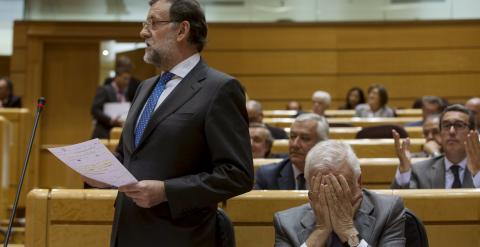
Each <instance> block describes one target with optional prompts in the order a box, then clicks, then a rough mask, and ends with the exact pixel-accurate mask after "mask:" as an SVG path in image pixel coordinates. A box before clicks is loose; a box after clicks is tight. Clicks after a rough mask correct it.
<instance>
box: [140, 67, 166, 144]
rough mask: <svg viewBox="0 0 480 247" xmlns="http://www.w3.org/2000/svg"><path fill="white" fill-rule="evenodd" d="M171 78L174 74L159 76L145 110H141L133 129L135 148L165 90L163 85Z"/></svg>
mask: <svg viewBox="0 0 480 247" xmlns="http://www.w3.org/2000/svg"><path fill="white" fill-rule="evenodd" d="M173 76H174V74H172V73H170V72H168V71H167V72H165V73H163V74H162V76H160V79H159V80H158V82H157V85H155V88H154V89H153V91H152V93H151V94H150V96H149V97H148V100H147V103H146V104H145V109H143V112H142V115H141V116H140V120H139V121H138V124H137V127H136V128H135V147H137V146H138V144H139V143H140V140H141V139H142V135H143V131H145V128H146V127H147V124H148V122H149V121H150V118H151V117H152V114H153V110H155V106H156V105H157V102H158V99H159V98H160V95H161V94H162V93H163V91H164V90H165V85H166V84H167V82H168V81H170V80H171V79H172V78H173Z"/></svg>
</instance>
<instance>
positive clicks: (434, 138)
mask: <svg viewBox="0 0 480 247" xmlns="http://www.w3.org/2000/svg"><path fill="white" fill-rule="evenodd" d="M422 129H423V137H425V144H423V147H422V149H423V150H422V152H419V153H412V157H413V158H421V157H436V156H440V155H442V137H441V136H440V116H439V115H430V116H428V117H427V118H426V119H425V121H423V126H422Z"/></svg>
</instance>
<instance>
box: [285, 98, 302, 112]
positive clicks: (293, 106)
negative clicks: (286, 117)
mask: <svg viewBox="0 0 480 247" xmlns="http://www.w3.org/2000/svg"><path fill="white" fill-rule="evenodd" d="M286 109H287V110H292V111H297V112H300V111H302V105H301V104H300V102H298V101H296V100H292V101H289V102H288V104H287V107H286Z"/></svg>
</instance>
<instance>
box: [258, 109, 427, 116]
mask: <svg viewBox="0 0 480 247" xmlns="http://www.w3.org/2000/svg"><path fill="white" fill-rule="evenodd" d="M395 113H396V114H397V116H398V117H420V116H422V109H397V110H395ZM296 115H297V111H293V110H264V111H263V116H264V117H266V118H288V117H290V118H291V117H294V116H296ZM325 116H327V117H328V118H337V117H353V116H355V110H326V111H325Z"/></svg>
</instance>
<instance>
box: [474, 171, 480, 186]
mask: <svg viewBox="0 0 480 247" xmlns="http://www.w3.org/2000/svg"><path fill="white" fill-rule="evenodd" d="M479 174H480V172H477V174H475V176H473V177H472V180H473V185H474V186H475V188H480V175H479Z"/></svg>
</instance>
